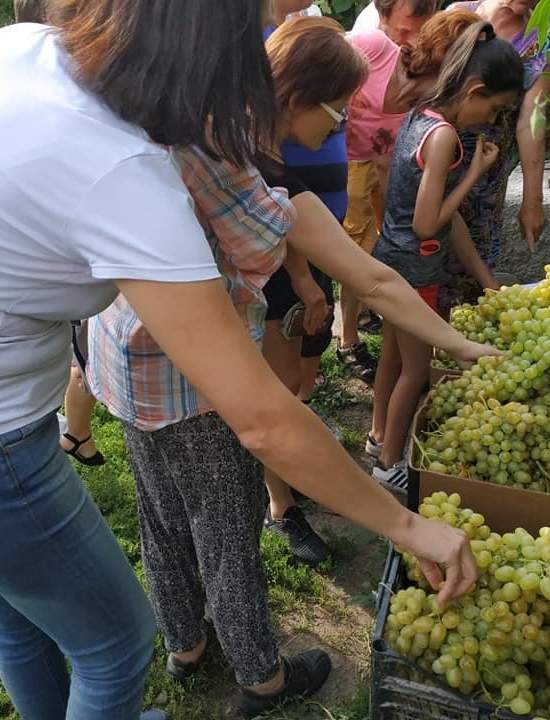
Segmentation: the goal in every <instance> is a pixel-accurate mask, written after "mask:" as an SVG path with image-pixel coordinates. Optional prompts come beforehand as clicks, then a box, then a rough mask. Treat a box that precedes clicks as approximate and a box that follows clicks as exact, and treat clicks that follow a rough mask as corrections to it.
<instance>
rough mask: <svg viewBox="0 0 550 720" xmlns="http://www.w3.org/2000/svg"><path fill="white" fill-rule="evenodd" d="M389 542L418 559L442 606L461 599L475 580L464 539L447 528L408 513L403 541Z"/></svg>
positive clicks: (449, 527)
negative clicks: (409, 516)
mask: <svg viewBox="0 0 550 720" xmlns="http://www.w3.org/2000/svg"><path fill="white" fill-rule="evenodd" d="M392 540H394V542H395V543H396V545H398V546H399V547H400V548H402V549H404V550H406V551H407V552H409V553H411V554H412V555H414V556H415V557H416V558H417V559H418V561H419V563H420V567H421V569H422V572H423V573H424V575H425V577H426V580H427V581H428V582H429V583H430V585H431V586H432V588H433V589H434V590H438V591H439V593H438V599H439V604H440V605H442V606H443V605H445V604H446V603H448V602H449V601H450V600H454V599H456V598H459V597H461V596H462V595H465V594H466V593H467V592H468V591H469V590H470V588H471V587H472V585H473V584H474V583H475V582H476V580H477V578H478V569H477V565H476V561H475V559H474V556H473V554H472V551H471V549H470V541H469V540H468V537H467V536H466V535H465V534H464V533H463V532H462V531H461V530H457V529H456V528H454V527H451V526H450V525H445V524H444V523H440V522H437V521H434V520H426V519H425V518H423V517H421V516H420V515H416V514H415V513H411V518H410V521H409V525H408V527H407V529H406V530H405V531H403V537H402V538H392ZM442 583H443V584H442Z"/></svg>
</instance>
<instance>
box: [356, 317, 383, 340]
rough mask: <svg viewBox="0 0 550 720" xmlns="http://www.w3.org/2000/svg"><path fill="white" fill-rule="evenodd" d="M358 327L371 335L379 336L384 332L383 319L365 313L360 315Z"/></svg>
mask: <svg viewBox="0 0 550 720" xmlns="http://www.w3.org/2000/svg"><path fill="white" fill-rule="evenodd" d="M357 327H358V328H359V330H362V331H363V332H366V333H369V335H379V334H380V333H381V332H382V319H381V318H380V316H379V315H376V314H375V313H370V312H364V313H361V314H360V315H359V320H358V321H357Z"/></svg>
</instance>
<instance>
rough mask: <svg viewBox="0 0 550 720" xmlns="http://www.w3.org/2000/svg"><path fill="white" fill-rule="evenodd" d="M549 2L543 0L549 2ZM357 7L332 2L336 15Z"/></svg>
mask: <svg viewBox="0 0 550 720" xmlns="http://www.w3.org/2000/svg"><path fill="white" fill-rule="evenodd" d="M547 1H548V0H543V2H547ZM354 5H355V0H332V9H333V11H334V12H335V13H345V12H347V11H348V10H350V9H351V8H352V7H353V6H354Z"/></svg>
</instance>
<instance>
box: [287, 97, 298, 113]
mask: <svg viewBox="0 0 550 720" xmlns="http://www.w3.org/2000/svg"><path fill="white" fill-rule="evenodd" d="M297 107H300V103H299V102H298V97H297V96H296V95H291V96H290V98H289V101H288V105H287V110H288V111H289V112H291V113H292V112H294V111H295V110H296V108H297Z"/></svg>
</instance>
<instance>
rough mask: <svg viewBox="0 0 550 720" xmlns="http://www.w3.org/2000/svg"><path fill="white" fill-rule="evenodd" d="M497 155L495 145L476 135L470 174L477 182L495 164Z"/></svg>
mask: <svg viewBox="0 0 550 720" xmlns="http://www.w3.org/2000/svg"><path fill="white" fill-rule="evenodd" d="M498 153H499V149H498V146H497V145H495V143H493V142H490V141H489V140H486V139H485V137H484V136H483V135H478V138H477V141H476V149H475V152H474V156H473V158H472V162H471V163H470V172H471V173H472V175H473V176H474V177H475V178H476V179H477V180H479V178H480V177H481V176H482V175H484V174H485V173H486V172H487V170H489V168H490V167H491V166H492V165H494V164H495V162H496V159H497V158H498Z"/></svg>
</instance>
